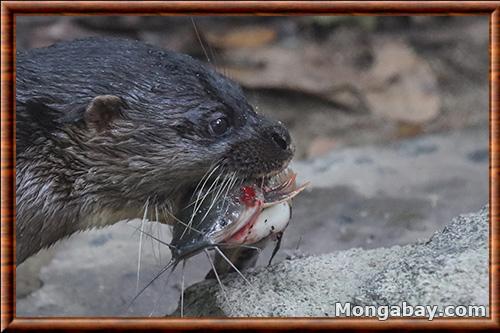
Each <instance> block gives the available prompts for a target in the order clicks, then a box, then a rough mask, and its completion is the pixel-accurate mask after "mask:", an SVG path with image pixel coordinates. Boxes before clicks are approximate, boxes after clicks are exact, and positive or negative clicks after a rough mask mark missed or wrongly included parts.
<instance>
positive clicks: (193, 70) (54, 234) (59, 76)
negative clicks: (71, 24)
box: [16, 38, 294, 263]
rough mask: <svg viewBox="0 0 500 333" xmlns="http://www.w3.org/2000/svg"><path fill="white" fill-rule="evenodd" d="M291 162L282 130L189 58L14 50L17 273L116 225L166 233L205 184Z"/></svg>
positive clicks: (120, 45) (86, 49)
mask: <svg viewBox="0 0 500 333" xmlns="http://www.w3.org/2000/svg"><path fill="white" fill-rule="evenodd" d="M293 153H294V147H293V143H292V140H291V137H290V135H289V133H288V130H287V129H286V127H285V126H283V124H281V123H280V122H277V121H274V120H271V119H269V118H267V117H264V116H263V115H261V114H257V113H256V112H255V111H254V109H253V108H252V107H251V106H250V104H249V103H248V101H247V100H246V98H245V96H244V94H243V92H242V90H241V88H240V87H239V86H238V85H237V84H236V83H234V82H232V81H231V80H229V79H228V78H226V77H224V76H222V75H221V74H219V73H217V72H216V71H215V70H214V69H212V68H210V67H208V66H206V65H204V64H203V63H201V62H199V61H197V60H195V59H193V58H191V57H189V56H187V55H183V54H178V53H175V52H171V51H167V50H164V49H161V48H157V47H154V46H151V45H148V44H145V43H142V42H138V41H133V40H126V39H114V38H106V39H103V38H89V39H82V40H75V41H71V42H62V43H58V44H55V45H53V46H51V47H47V48H40V49H32V50H28V51H20V52H18V53H17V55H16V154H17V155H16V206H17V216H16V255H17V263H21V262H23V261H24V260H25V259H26V258H28V257H29V256H31V255H33V254H35V253H36V252H38V251H39V250H40V249H42V248H45V247H48V246H51V245H52V244H54V243H55V242H57V241H58V240H60V239H62V238H64V237H67V236H69V235H71V234H73V233H75V232H77V231H80V230H85V229H92V228H98V227H103V226H107V225H111V224H114V223H116V222H118V221H120V220H124V219H133V218H142V217H143V216H144V215H146V217H147V218H149V219H150V220H156V219H157V220H160V222H163V223H169V224H175V223H176V222H175V221H176V219H175V216H177V215H178V214H179V212H180V211H181V210H182V209H183V208H184V207H185V206H186V205H187V204H188V202H187V201H188V199H189V198H190V197H191V195H192V194H193V193H194V191H195V189H196V188H197V187H199V186H201V185H202V184H203V183H204V182H205V184H206V185H207V184H208V186H210V184H213V182H214V181H215V180H216V179H217V177H219V179H220V180H221V179H222V178H225V179H229V177H228V176H229V175H230V176H231V178H232V179H233V181H234V184H233V186H236V183H237V182H240V183H243V182H245V181H248V180H249V179H260V178H263V177H267V176H271V175H275V174H278V173H279V172H280V171H282V170H283V169H285V168H286V166H287V165H288V163H289V161H290V160H291V159H292V157H293ZM227 186H228V187H229V186H230V184H229V183H228V184H227ZM145 207H150V209H149V210H148V211H146V212H145V209H144V208H145ZM155 211H157V212H158V213H159V214H158V218H156V214H155Z"/></svg>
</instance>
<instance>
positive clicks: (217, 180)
mask: <svg viewBox="0 0 500 333" xmlns="http://www.w3.org/2000/svg"><path fill="white" fill-rule="evenodd" d="M221 176H222V175H221V174H219V175H218V176H217V178H216V179H215V180H214V182H213V183H212V184H211V185H210V187H209V188H208V191H210V190H211V189H212V188H213V187H214V186H216V185H217V184H218V183H219V179H220V177H221ZM202 191H203V187H202V188H201V189H200V191H199V192H198V198H199V197H201V193H202ZM207 196H208V194H205V195H204V196H203V198H202V199H201V201H200V200H199V199H197V200H196V201H197V202H199V203H198V204H197V205H195V207H194V209H193V213H192V214H191V218H190V219H189V223H188V226H189V227H191V225H192V224H193V220H194V217H195V216H196V212H197V211H198V209H199V208H200V207H201V204H202V203H203V201H204V200H205V199H206V198H207ZM186 231H187V229H184V231H183V233H182V235H181V236H180V239H182V237H183V236H184V235H185V233H186Z"/></svg>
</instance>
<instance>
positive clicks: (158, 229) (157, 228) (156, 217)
mask: <svg viewBox="0 0 500 333" xmlns="http://www.w3.org/2000/svg"><path fill="white" fill-rule="evenodd" d="M155 219H156V222H157V223H155V224H154V225H155V226H156V235H157V236H158V238H160V228H161V226H160V223H159V216H158V205H156V204H155ZM151 229H153V224H151ZM151 233H153V230H151ZM151 244H153V240H151ZM151 249H152V251H153V255H154V256H155V258H156V259H157V260H158V262H161V250H160V244H158V256H156V253H155V251H154V248H153V247H151Z"/></svg>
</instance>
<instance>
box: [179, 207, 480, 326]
mask: <svg viewBox="0 0 500 333" xmlns="http://www.w3.org/2000/svg"><path fill="white" fill-rule="evenodd" d="M488 216H489V213H488V206H486V207H484V208H483V209H482V210H480V211H479V212H477V213H474V214H468V215H461V216H459V217H457V218H455V219H453V221H452V222H451V223H450V224H448V225H447V226H446V227H445V228H444V230H442V231H441V232H438V233H435V234H434V235H433V236H432V237H431V238H430V240H428V241H426V242H420V243H416V244H412V245H407V246H394V247H391V248H380V249H373V250H363V249H351V250H347V251H339V252H335V253H332V254H326V255H322V256H313V257H306V258H299V259H293V260H285V261H283V262H281V263H279V264H277V265H274V266H272V267H269V268H261V269H257V270H254V271H250V272H245V275H246V278H247V279H248V280H249V282H250V283H251V285H249V284H247V283H246V282H245V281H244V280H243V279H242V278H241V277H240V276H239V275H237V274H231V275H229V276H228V277H227V278H226V279H224V280H223V284H224V290H225V292H223V291H222V290H221V288H220V287H219V285H218V284H217V282H216V281H214V280H210V281H204V282H202V283H199V284H196V285H194V286H192V287H190V288H189V289H188V290H186V294H185V295H186V296H185V307H184V313H185V315H186V316H236V317H247V316H252V317H253V316H279V317H281V316H315V317H322V316H332V315H334V313H335V312H334V309H335V304H336V303H337V302H340V303H346V302H350V303H351V304H353V305H397V304H402V302H403V301H405V302H407V304H411V305H437V306H438V308H439V310H442V309H443V308H444V306H447V305H485V306H488V294H489V292H488V290H489V287H488V285H489V284H488V221H489V219H488Z"/></svg>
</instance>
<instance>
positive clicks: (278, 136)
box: [267, 122, 295, 157]
mask: <svg viewBox="0 0 500 333" xmlns="http://www.w3.org/2000/svg"><path fill="white" fill-rule="evenodd" d="M267 132H268V135H269V136H270V138H271V141H272V143H273V144H274V148H275V149H276V153H277V154H283V155H285V156H289V157H292V156H293V154H294V152H295V146H294V145H293V144H292V137H291V136H290V133H289V132H288V129H287V128H286V127H285V126H284V125H283V124H282V123H281V122H278V123H277V124H276V125H274V126H270V127H268V129H267Z"/></svg>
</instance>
